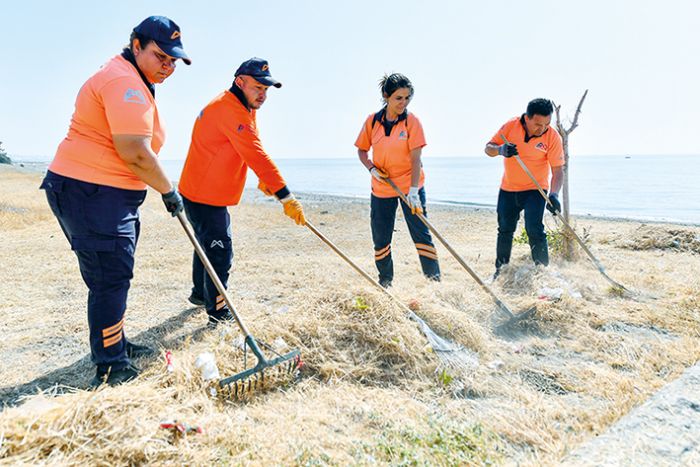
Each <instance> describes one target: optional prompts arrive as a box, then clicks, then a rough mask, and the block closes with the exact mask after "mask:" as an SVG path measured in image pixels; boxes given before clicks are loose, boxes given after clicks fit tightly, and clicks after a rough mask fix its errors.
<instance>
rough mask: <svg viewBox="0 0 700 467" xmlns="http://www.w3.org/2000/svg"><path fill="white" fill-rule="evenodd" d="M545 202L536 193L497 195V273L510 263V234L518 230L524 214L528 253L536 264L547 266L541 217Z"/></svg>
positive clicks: (501, 191) (545, 238)
mask: <svg viewBox="0 0 700 467" xmlns="http://www.w3.org/2000/svg"><path fill="white" fill-rule="evenodd" d="M544 205H545V201H544V198H543V197H542V195H541V194H540V192H539V191H537V190H526V191H504V190H500V191H499V193H498V206H497V208H496V212H497V213H498V240H497V242H496V269H498V268H500V267H501V266H502V265H504V264H508V262H509V261H510V252H511V250H512V248H513V234H514V233H515V228H516V227H517V226H518V219H519V218H520V212H521V211H525V231H526V232H527V238H528V241H529V243H530V253H531V254H532V259H533V260H534V261H535V264H542V265H544V266H547V265H548V264H549V252H548V251H547V235H546V233H545V231H544V224H543V223H542V216H543V215H544Z"/></svg>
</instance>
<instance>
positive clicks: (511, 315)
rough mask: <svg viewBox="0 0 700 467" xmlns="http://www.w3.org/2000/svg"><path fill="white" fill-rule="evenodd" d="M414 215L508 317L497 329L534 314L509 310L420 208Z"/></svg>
mask: <svg viewBox="0 0 700 467" xmlns="http://www.w3.org/2000/svg"><path fill="white" fill-rule="evenodd" d="M384 181H385V182H387V183H388V184H389V185H391V187H392V188H393V189H394V191H396V193H397V194H398V195H399V197H400V198H401V201H403V202H404V203H406V205H407V206H409V207H410V206H411V203H409V202H408V200H407V199H406V195H404V194H403V192H402V191H401V190H400V189H399V187H398V186H396V183H394V181H393V180H392V179H390V178H385V179H384ZM416 216H418V219H420V220H421V222H423V224H425V226H426V227H428V229H429V230H430V231H431V232H432V233H433V235H435V237H436V238H437V239H438V240H440V243H442V244H443V245H444V246H445V248H447V251H449V252H450V254H452V256H454V258H455V259H456V260H457V262H458V263H459V264H460V265H461V266H462V267H463V268H464V270H465V271H467V272H468V273H469V275H470V276H472V279H474V280H475V281H476V283H477V284H479V285H480V286H481V288H482V289H483V290H484V292H486V293H487V294H488V295H489V296H490V297H491V299H492V300H493V301H494V303H495V304H496V306H497V307H498V309H499V310H501V311H502V312H503V313H504V314H505V315H506V316H507V317H508V320H507V321H506V322H504V323H501V324H500V325H499V326H498V329H501V330H505V329H507V328H509V327H511V326H513V325H515V324H517V323H518V322H520V321H523V320H526V319H529V318H532V317H533V316H534V315H535V312H536V311H537V308H536V307H534V306H533V307H531V308H528V309H527V310H525V311H522V312H520V313H513V312H512V311H511V310H510V308H508V306H507V305H506V304H505V303H503V301H502V300H501V299H499V298H498V297H497V296H496V294H495V293H493V291H492V290H491V289H490V288H489V287H488V286H487V285H486V284H485V283H484V281H482V280H481V278H480V277H479V276H478V275H477V274H476V272H474V270H473V269H472V268H470V267H469V265H468V264H467V262H466V261H464V259H462V257H461V256H460V255H459V253H457V252H456V251H455V249H454V248H452V246H451V245H450V244H449V243H447V240H445V239H444V238H443V236H442V235H440V233H439V232H438V231H437V230H436V229H435V227H433V225H432V224H431V223H430V221H428V219H427V218H426V217H425V216H424V215H423V213H422V212H420V210H419V211H417V212H416Z"/></svg>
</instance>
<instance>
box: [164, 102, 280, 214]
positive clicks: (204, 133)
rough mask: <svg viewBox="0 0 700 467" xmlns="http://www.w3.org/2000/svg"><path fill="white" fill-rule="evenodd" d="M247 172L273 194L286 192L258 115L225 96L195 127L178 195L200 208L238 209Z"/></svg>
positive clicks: (212, 105) (203, 115) (209, 109)
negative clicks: (262, 139) (265, 144)
mask: <svg viewBox="0 0 700 467" xmlns="http://www.w3.org/2000/svg"><path fill="white" fill-rule="evenodd" d="M248 167H250V168H251V169H253V171H254V172H255V174H256V175H257V176H258V178H259V179H260V180H261V181H262V182H263V183H264V184H265V185H267V187H268V188H269V189H270V190H272V192H273V193H276V192H278V191H279V190H280V189H282V188H284V187H285V186H286V184H285V181H284V179H283V178H282V175H280V172H279V170H278V169H277V166H276V165H275V163H274V162H273V161H272V159H271V158H270V156H268V155H267V153H266V152H265V150H264V149H263V147H262V143H261V142H260V137H259V135H258V129H257V126H256V122H255V110H252V109H251V110H248V108H247V107H246V106H245V105H243V103H242V102H241V101H240V99H239V98H238V97H236V96H235V95H234V94H233V93H231V92H230V91H224V92H222V93H221V94H219V95H218V96H217V97H216V98H214V100H212V101H211V102H210V103H209V104H207V106H206V107H205V108H204V110H202V112H200V114H199V116H198V117H197V120H195V122H194V129H193V130H192V142H191V143H190V150H189V152H188V153H187V159H186V160H185V166H184V167H183V169H182V176H181V177H180V182H179V183H178V190H179V191H180V193H182V194H183V195H184V196H185V197H186V198H187V199H189V200H190V201H194V202H196V203H202V204H208V205H211V206H234V205H236V204H238V202H239V201H240V200H241V195H242V193H243V188H244V187H245V180H246V175H247V171H248Z"/></svg>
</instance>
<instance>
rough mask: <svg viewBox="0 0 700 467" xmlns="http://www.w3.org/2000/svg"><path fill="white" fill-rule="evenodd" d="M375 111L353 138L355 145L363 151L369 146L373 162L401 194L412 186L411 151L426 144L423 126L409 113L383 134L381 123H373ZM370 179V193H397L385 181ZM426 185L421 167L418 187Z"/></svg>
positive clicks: (385, 196)
mask: <svg viewBox="0 0 700 467" xmlns="http://www.w3.org/2000/svg"><path fill="white" fill-rule="evenodd" d="M374 116H375V114H371V115H370V116H369V117H367V120H365V124H364V125H363V126H362V130H361V131H360V134H359V135H358V137H357V140H356V141H355V146H356V147H357V148H358V149H361V150H363V151H369V150H370V148H372V163H373V164H374V165H376V166H377V167H379V168H380V169H382V170H384V171H385V172H387V173H388V174H389V178H391V180H392V181H393V182H394V183H396V186H398V187H399V189H400V190H401V191H402V192H403V193H408V190H409V188H411V170H412V164H411V151H412V150H414V149H416V148H422V147H423V146H425V145H426V143H425V135H424V134H423V126H422V125H421V123H420V120H418V118H417V117H416V116H415V115H413V114H412V113H410V112H409V113H408V115H407V117H406V118H405V119H404V120H401V121H400V122H397V123H396V124H395V125H394V127H393V128H392V129H391V133H390V134H389V136H386V133H385V130H384V126H383V125H382V123H381V122H379V121H377V122H374ZM371 178H372V194H373V195H374V196H376V197H378V198H393V197H396V196H398V195H397V194H396V192H395V191H394V189H393V188H392V187H391V186H390V185H389V184H387V183H383V182H380V181H379V180H377V179H376V178H374V177H371ZM424 184H425V173H424V172H423V168H422V167H421V169H420V179H419V182H418V187H419V188H420V187H422V186H423V185H424Z"/></svg>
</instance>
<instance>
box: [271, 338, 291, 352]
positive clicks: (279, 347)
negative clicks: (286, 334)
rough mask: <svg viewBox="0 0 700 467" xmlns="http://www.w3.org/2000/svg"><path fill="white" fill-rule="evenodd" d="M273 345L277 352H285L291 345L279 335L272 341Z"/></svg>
mask: <svg viewBox="0 0 700 467" xmlns="http://www.w3.org/2000/svg"><path fill="white" fill-rule="evenodd" d="M272 347H273V348H274V349H275V350H276V351H277V352H284V351H285V350H287V349H288V348H289V345H287V343H286V342H285V341H284V339H282V337H278V338H277V339H275V341H274V342H273V343H272Z"/></svg>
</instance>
